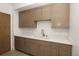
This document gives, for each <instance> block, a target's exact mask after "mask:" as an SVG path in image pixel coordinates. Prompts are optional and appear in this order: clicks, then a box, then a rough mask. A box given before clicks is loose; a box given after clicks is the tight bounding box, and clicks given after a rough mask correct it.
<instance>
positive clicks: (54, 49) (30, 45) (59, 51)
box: [15, 36, 72, 56]
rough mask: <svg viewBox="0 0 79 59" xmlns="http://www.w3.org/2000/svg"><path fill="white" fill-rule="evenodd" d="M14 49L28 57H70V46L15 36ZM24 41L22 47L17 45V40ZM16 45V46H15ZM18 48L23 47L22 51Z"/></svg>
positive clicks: (19, 44)
mask: <svg viewBox="0 0 79 59" xmlns="http://www.w3.org/2000/svg"><path fill="white" fill-rule="evenodd" d="M15 38H16V39H15V42H16V41H17V42H16V44H15V48H16V49H17V50H20V51H23V52H25V53H28V54H30V55H35V56H71V55H72V45H68V44H62V43H56V42H48V41H42V40H35V39H31V38H23V37H19V38H17V36H15ZM20 38H21V39H22V40H23V39H24V40H23V41H25V42H24V47H23V46H22V45H21V43H18V42H19V41H20V40H19V39H20ZM21 42H22V41H21ZM17 45H18V46H17ZM18 47H23V50H21V48H18Z"/></svg>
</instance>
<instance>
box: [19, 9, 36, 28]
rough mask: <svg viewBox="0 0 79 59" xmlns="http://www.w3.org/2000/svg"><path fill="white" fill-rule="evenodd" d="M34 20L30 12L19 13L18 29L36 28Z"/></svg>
mask: <svg viewBox="0 0 79 59" xmlns="http://www.w3.org/2000/svg"><path fill="white" fill-rule="evenodd" d="M34 20H35V15H34V13H33V11H32V10H26V11H23V12H20V13H19V27H28V28H29V27H36V23H35V22H34Z"/></svg>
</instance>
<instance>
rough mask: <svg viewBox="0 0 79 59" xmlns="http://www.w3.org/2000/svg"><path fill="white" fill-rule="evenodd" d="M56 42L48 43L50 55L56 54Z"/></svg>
mask: <svg viewBox="0 0 79 59" xmlns="http://www.w3.org/2000/svg"><path fill="white" fill-rule="evenodd" d="M58 53H59V52H58V44H56V43H50V56H58Z"/></svg>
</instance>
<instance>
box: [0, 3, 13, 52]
mask: <svg viewBox="0 0 79 59" xmlns="http://www.w3.org/2000/svg"><path fill="white" fill-rule="evenodd" d="M12 10H13V9H12V6H10V5H9V4H7V3H0V12H3V13H7V14H10V16H11V19H10V20H11V27H10V28H11V50H12V49H13V48H12V46H13V43H12V42H13V41H12V40H13V36H12V35H13V33H12Z"/></svg>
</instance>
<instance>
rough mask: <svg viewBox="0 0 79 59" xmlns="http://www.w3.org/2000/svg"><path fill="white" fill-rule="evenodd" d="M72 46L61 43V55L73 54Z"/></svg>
mask: <svg viewBox="0 0 79 59" xmlns="http://www.w3.org/2000/svg"><path fill="white" fill-rule="evenodd" d="M71 55H72V46H70V45H64V44H59V56H71Z"/></svg>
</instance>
